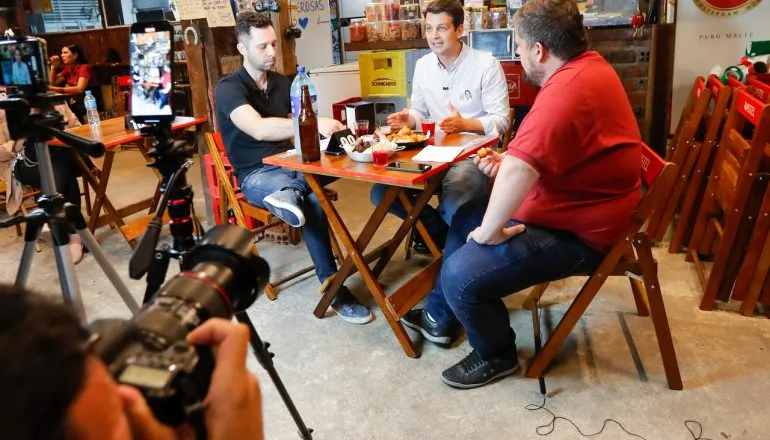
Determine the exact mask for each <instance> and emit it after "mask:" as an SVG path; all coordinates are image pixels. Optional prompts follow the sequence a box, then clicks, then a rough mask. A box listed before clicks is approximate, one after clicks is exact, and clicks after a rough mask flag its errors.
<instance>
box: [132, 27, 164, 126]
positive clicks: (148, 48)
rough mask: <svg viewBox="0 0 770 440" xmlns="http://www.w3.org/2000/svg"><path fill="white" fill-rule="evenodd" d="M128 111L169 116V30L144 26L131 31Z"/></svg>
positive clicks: (144, 114)
mask: <svg viewBox="0 0 770 440" xmlns="http://www.w3.org/2000/svg"><path fill="white" fill-rule="evenodd" d="M130 50H131V79H132V96H131V114H132V115H134V116H166V115H168V116H170V115H171V114H172V112H171V96H172V88H173V80H172V76H171V72H172V70H171V32H169V31H155V29H154V28H147V29H146V30H145V32H143V33H132V34H131V44H130Z"/></svg>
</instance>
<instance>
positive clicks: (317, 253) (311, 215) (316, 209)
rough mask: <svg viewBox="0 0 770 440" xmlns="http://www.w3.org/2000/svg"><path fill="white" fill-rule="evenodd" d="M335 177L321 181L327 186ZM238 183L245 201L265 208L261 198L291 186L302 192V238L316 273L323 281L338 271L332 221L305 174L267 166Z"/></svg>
mask: <svg viewBox="0 0 770 440" xmlns="http://www.w3.org/2000/svg"><path fill="white" fill-rule="evenodd" d="M334 180H335V179H333V178H328V179H323V178H322V179H321V183H322V184H323V185H327V184H329V183H331V182H332V181H334ZM239 184H240V187H241V192H242V193H243V195H244V196H245V197H246V200H248V201H249V203H251V204H253V205H256V206H259V207H260V208H264V207H265V204H264V203H263V202H262V199H264V198H265V196H267V195H269V194H271V193H274V192H276V191H280V190H282V189H287V188H290V189H293V190H295V191H298V192H299V193H300V194H302V195H303V196H304V199H305V201H304V205H303V206H302V213H303V214H304V215H305V224H304V225H303V226H302V237H303V239H304V240H305V244H306V245H307V250H308V252H309V253H310V258H311V259H312V260H313V264H314V265H315V273H316V276H317V277H318V280H319V281H320V282H321V283H323V282H324V281H326V279H327V278H329V277H330V276H331V275H333V274H334V273H335V272H337V263H336V262H335V261H334V252H332V244H331V239H330V238H329V221H328V220H327V218H326V214H325V213H324V211H323V208H321V204H320V203H319V202H318V199H317V198H316V196H315V194H313V191H311V190H310V187H309V186H308V184H307V181H306V180H305V176H303V175H302V173H300V172H297V171H291V170H286V169H283V168H280V167H276V166H273V165H266V166H264V167H262V168H260V169H258V170H256V171H253V172H251V173H250V174H249V175H247V176H246V177H245V178H243V180H241V181H240V182H239Z"/></svg>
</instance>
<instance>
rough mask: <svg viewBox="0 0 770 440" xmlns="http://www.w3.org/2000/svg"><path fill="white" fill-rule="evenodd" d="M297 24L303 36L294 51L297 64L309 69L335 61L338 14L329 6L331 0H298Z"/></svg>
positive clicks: (298, 40) (297, 41)
mask: <svg viewBox="0 0 770 440" xmlns="http://www.w3.org/2000/svg"><path fill="white" fill-rule="evenodd" d="M296 5H297V15H296V17H297V18H296V20H297V25H298V26H299V28H300V29H302V36H301V37H300V38H298V39H297V40H295V41H296V46H295V49H294V53H295V54H296V55H297V64H299V65H301V66H305V68H306V69H308V70H311V71H312V70H313V69H317V68H319V67H323V66H328V65H331V64H333V63H334V57H333V48H332V47H333V44H335V43H336V42H337V31H336V30H334V27H333V26H332V25H333V24H336V22H337V19H336V16H333V15H332V14H333V12H332V9H331V8H330V7H329V0H298V1H297V3H296Z"/></svg>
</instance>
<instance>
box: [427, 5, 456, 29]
mask: <svg viewBox="0 0 770 440" xmlns="http://www.w3.org/2000/svg"><path fill="white" fill-rule="evenodd" d="M429 12H430V13H431V14H440V13H442V12H446V13H447V14H448V15H449V16H450V17H452V24H453V25H454V27H455V29H457V28H459V27H460V25H462V24H463V22H464V21H465V11H463V4H462V3H461V2H460V1H458V0H433V1H432V2H430V4H428V7H427V8H425V14H426V15H427V14H428V13H429Z"/></svg>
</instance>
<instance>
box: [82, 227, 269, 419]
mask: <svg viewBox="0 0 770 440" xmlns="http://www.w3.org/2000/svg"><path fill="white" fill-rule="evenodd" d="M185 265H186V266H187V267H183V268H182V272H181V273H180V274H178V275H176V276H175V277H174V278H172V279H171V280H169V281H168V282H167V283H166V284H165V285H163V286H162V287H161V288H160V289H159V290H158V292H157V294H156V295H155V297H154V298H153V299H152V300H151V301H150V302H148V303H147V304H145V306H144V307H143V308H142V310H141V311H140V312H139V313H137V314H136V315H134V317H133V318H132V319H131V320H116V319H109V320H100V321H95V322H94V323H92V324H91V325H90V330H91V331H92V335H91V339H90V340H89V345H90V348H91V351H92V352H93V353H94V354H96V355H97V356H99V357H100V358H101V359H102V360H103V361H104V363H105V364H106V365H107V366H108V369H109V372H110V374H111V375H112V376H113V377H114V378H115V380H117V381H118V382H120V383H123V384H127V385H132V386H134V387H136V388H138V389H139V390H140V391H141V392H142V394H143V395H144V396H145V398H146V399H147V402H148V404H149V405H150V408H151V409H152V411H153V413H154V414H155V416H156V417H157V418H158V420H160V421H161V422H163V423H165V424H167V425H171V426H177V425H179V424H180V423H182V422H184V421H189V422H191V423H193V424H195V423H202V416H203V403H202V402H203V399H204V398H205V397H206V393H207V391H208V387H209V382H210V378H211V374H212V371H213V368H214V361H213V358H212V356H211V352H210V350H209V347H194V346H192V345H190V344H189V343H187V342H186V340H185V337H186V336H187V334H188V333H189V332H190V331H192V330H193V329H194V328H196V327H198V326H199V325H201V324H202V323H203V322H204V321H206V320H207V319H209V318H214V317H217V318H224V319H227V320H230V319H232V317H233V314H234V313H235V312H239V311H243V310H245V309H246V308H247V307H249V306H250V305H251V304H252V303H253V302H254V301H255V300H256V298H257V295H258V293H259V292H260V291H261V290H262V289H264V287H265V284H266V283H267V280H268V278H269V275H270V268H269V267H268V265H267V263H266V262H265V260H263V259H262V258H260V257H258V256H257V255H255V254H254V253H253V251H252V244H251V236H250V234H249V232H248V231H247V230H245V229H244V228H241V227H238V226H235V225H221V226H217V227H216V228H214V229H212V230H211V231H209V233H208V234H207V235H206V237H205V238H204V239H203V241H201V242H200V243H199V244H198V245H196V246H195V247H194V248H193V249H192V250H191V252H190V254H189V256H188V258H187V259H186V260H185ZM196 420H197V422H196Z"/></svg>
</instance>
